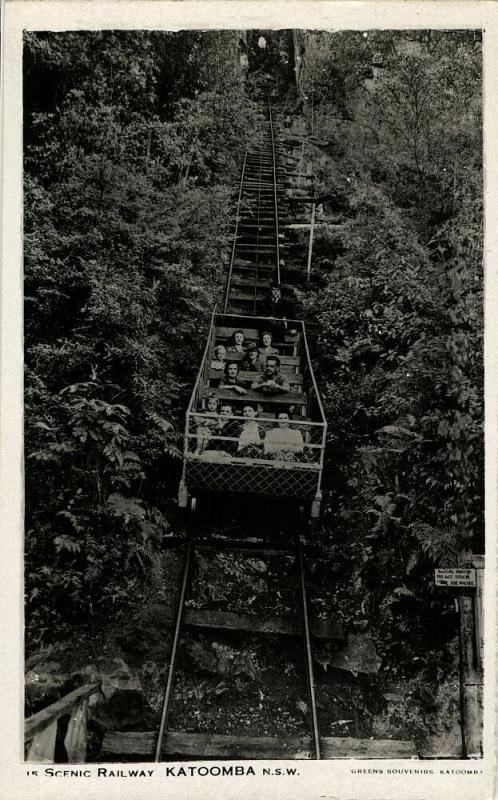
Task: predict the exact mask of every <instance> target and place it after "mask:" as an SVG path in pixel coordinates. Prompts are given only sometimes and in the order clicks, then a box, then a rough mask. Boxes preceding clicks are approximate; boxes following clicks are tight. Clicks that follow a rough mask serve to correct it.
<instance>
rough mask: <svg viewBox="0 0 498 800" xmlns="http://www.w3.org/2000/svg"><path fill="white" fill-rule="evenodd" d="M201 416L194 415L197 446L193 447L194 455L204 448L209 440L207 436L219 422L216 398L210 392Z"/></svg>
mask: <svg viewBox="0 0 498 800" xmlns="http://www.w3.org/2000/svg"><path fill="white" fill-rule="evenodd" d="M202 413H203V416H202V417H196V418H195V419H196V422H197V447H196V448H195V453H196V455H199V454H200V453H202V451H203V450H205V449H206V447H207V446H208V442H209V436H210V435H212V434H213V432H214V429H215V428H216V427H217V425H218V423H219V416H218V398H217V397H216V395H215V394H214V392H211V393H210V394H208V396H207V398H206V410H205V411H203V412H202Z"/></svg>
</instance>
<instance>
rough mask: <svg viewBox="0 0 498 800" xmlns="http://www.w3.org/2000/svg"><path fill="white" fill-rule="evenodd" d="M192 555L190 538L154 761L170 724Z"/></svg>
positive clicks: (159, 752) (158, 755)
mask: <svg viewBox="0 0 498 800" xmlns="http://www.w3.org/2000/svg"><path fill="white" fill-rule="evenodd" d="M191 557H192V541H191V540H189V543H188V545H187V552H186V555H185V566H184V568H183V580H182V588H181V591H180V599H179V601H178V611H177V614H176V623H175V635H174V637H173V645H172V647H171V656H170V660H169V667H168V680H167V682H166V689H165V690H164V700H163V709H162V714H161V724H160V726H159V733H158V735H157V744H156V753H155V757H154V761H156V762H157V761H160V759H161V751H162V747H163V739H164V734H165V731H166V727H167V725H168V713H169V707H170V701H171V690H172V688H173V675H174V672H175V664H176V654H177V651H178V642H179V639H180V629H181V624H182V616H183V609H184V606H185V594H186V591H187V582H188V577H189V572H190V561H191Z"/></svg>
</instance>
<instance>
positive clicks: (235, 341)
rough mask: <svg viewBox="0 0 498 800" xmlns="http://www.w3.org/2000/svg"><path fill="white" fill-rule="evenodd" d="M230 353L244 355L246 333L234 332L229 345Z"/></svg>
mask: <svg viewBox="0 0 498 800" xmlns="http://www.w3.org/2000/svg"><path fill="white" fill-rule="evenodd" d="M228 352H229V353H244V352H245V347H244V331H234V332H233V333H232V338H231V339H230V343H229V345H228Z"/></svg>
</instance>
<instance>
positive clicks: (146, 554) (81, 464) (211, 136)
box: [24, 31, 252, 637]
mask: <svg viewBox="0 0 498 800" xmlns="http://www.w3.org/2000/svg"><path fill="white" fill-rule="evenodd" d="M236 42H237V39H236V37H235V36H234V34H232V33H229V32H227V33H226V34H220V35H212V34H202V33H199V32H197V33H195V34H194V33H181V34H168V33H164V34H160V33H148V32H127V31H123V32H113V31H103V32H95V33H91V32H77V33H64V34H53V33H29V32H27V33H26V34H25V49H24V65H25V84H24V86H25V134H24V135H25V143H26V147H25V186H24V188H25V321H26V325H25V343H26V359H25V362H26V380H25V387H26V389H25V411H26V414H25V420H26V452H27V454H28V458H27V461H26V480H27V485H26V488H27V513H26V529H27V543H26V565H27V575H26V577H27V581H26V589H27V594H28V602H29V615H28V619H29V624H30V625H32V627H33V630H35V631H37V634H36V635H37V636H41V637H47V636H50V635H51V631H52V629H53V628H54V624H55V622H57V621H58V622H61V621H64V620H65V621H71V620H72V619H74V618H75V615H76V616H78V615H79V616H81V613H82V612H84V613H86V614H89V613H91V612H95V613H96V612H97V611H103V610H105V609H108V608H109V604H110V605H111V607H119V606H120V605H122V604H123V603H126V602H127V601H128V600H129V599H130V598H131V597H132V596H133V591H134V586H135V584H136V581H137V580H139V578H140V575H143V573H144V571H146V570H147V569H148V568H149V565H150V561H151V558H152V555H153V552H154V550H155V549H157V547H158V545H159V543H160V540H161V537H162V534H163V533H164V531H165V530H166V529H167V522H166V518H165V514H166V513H167V511H166V506H165V502H166V501H167V498H168V497H169V496H171V494H173V492H174V488H175V486H176V484H177V480H178V469H179V466H178V465H179V456H180V436H181V430H182V424H181V413H182V406H183V403H184V401H185V398H186V396H187V394H188V392H189V391H190V387H191V384H192V381H193V378H194V374H195V372H194V371H195V368H196V364H197V363H198V361H199V353H200V349H201V347H202V345H203V338H204V334H205V330H206V325H207V322H208V319H209V317H208V315H209V313H210V310H211V309H212V307H213V305H214V300H215V297H216V296H217V294H218V292H219V289H220V282H221V281H222V279H223V270H222V269H220V266H222V265H223V262H224V259H225V258H226V252H227V251H228V242H229V237H230V225H231V220H232V218H233V209H234V199H233V197H232V188H231V187H232V184H233V182H234V181H233V179H234V175H235V171H236V169H237V162H238V160H239V158H240V154H241V152H242V151H243V148H244V147H245V143H246V141H247V138H248V136H249V131H250V130H251V128H252V125H251V122H250V121H251V114H252V107H251V104H250V103H249V104H248V103H245V102H243V87H242V86H241V84H240V82H239V79H238V76H237V73H236V69H235V64H236V62H235V57H234V54H235V44H236ZM220 44H221V45H222V49H221V50H220V49H219V48H218V45H220ZM173 64H174V69H173ZM235 107H238V113H237V114H234V113H233V109H234V108H235Z"/></svg>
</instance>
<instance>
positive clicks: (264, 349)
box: [259, 331, 279, 356]
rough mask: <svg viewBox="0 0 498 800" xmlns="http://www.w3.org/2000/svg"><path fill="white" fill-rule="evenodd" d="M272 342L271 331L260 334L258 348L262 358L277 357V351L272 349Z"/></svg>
mask: <svg viewBox="0 0 498 800" xmlns="http://www.w3.org/2000/svg"><path fill="white" fill-rule="evenodd" d="M272 342H273V333H272V332H271V331H263V333H262V334H261V345H260V347H259V352H260V353H261V355H262V356H278V354H279V350H278V348H276V347H272Z"/></svg>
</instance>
